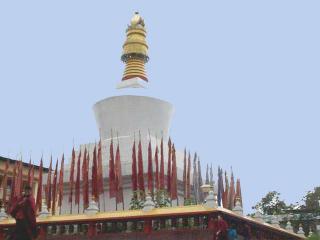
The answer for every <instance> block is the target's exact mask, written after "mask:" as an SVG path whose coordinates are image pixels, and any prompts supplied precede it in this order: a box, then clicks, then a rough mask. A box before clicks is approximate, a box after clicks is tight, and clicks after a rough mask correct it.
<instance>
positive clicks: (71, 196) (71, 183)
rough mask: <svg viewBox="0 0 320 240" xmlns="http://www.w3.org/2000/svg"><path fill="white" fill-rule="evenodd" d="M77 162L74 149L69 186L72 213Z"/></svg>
mask: <svg viewBox="0 0 320 240" xmlns="http://www.w3.org/2000/svg"><path fill="white" fill-rule="evenodd" d="M75 160H76V153H75V151H74V147H73V148H72V158H71V164H70V176H69V186H70V195H69V203H71V208H70V213H72V198H73V187H74V165H75Z"/></svg>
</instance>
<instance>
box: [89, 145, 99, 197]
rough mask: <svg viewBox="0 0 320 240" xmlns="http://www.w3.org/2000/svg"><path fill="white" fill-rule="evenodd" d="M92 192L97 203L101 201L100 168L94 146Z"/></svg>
mask: <svg viewBox="0 0 320 240" xmlns="http://www.w3.org/2000/svg"><path fill="white" fill-rule="evenodd" d="M91 191H92V193H91V194H92V197H94V200H95V201H96V202H98V201H99V194H98V166H97V149H96V146H94V150H93V158H92V168H91Z"/></svg>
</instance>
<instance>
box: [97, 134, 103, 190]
mask: <svg viewBox="0 0 320 240" xmlns="http://www.w3.org/2000/svg"><path fill="white" fill-rule="evenodd" d="M98 194H99V195H101V194H103V165H102V143H101V139H100V141H99V145H98Z"/></svg>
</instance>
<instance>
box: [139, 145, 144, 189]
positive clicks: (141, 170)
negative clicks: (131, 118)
mask: <svg viewBox="0 0 320 240" xmlns="http://www.w3.org/2000/svg"><path fill="white" fill-rule="evenodd" d="M138 187H139V190H140V191H142V192H144V176H143V159H142V146H141V139H139V145H138Z"/></svg>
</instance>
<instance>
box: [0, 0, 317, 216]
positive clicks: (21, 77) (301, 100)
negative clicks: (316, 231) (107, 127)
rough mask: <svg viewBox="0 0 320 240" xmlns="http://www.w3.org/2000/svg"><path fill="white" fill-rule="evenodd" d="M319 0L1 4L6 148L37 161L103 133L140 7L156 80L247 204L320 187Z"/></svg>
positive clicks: (192, 144) (186, 136)
mask: <svg viewBox="0 0 320 240" xmlns="http://www.w3.org/2000/svg"><path fill="white" fill-rule="evenodd" d="M319 9H320V1H318V0H315V1H311V0H310V1H295V0H288V1H284V0H283V1H279V0H268V1H256V0H252V1H246V0H243V1H80V0H76V1H71V0H69V1H62V0H56V1H31V0H30V1H1V2H0V90H1V91H0V111H1V112H0V113H1V124H0V155H3V156H8V155H9V156H10V157H12V158H15V157H17V156H18V155H19V154H20V152H21V153H22V155H23V157H24V158H25V159H28V158H29V155H30V153H31V155H32V158H33V159H34V161H35V162H38V161H39V159H40V156H41V154H42V152H43V153H44V156H45V158H46V163H47V164H48V158H49V155H50V154H51V152H52V154H53V156H54V157H57V156H61V154H62V152H66V154H67V155H70V152H71V148H72V144H73V139H74V142H75V144H76V145H77V144H80V143H87V142H92V141H95V140H96V139H98V130H97V128H96V124H95V119H94V115H93V111H92V106H93V104H94V103H95V102H96V101H98V100H101V99H103V98H106V97H109V96H114V95H120V94H124V93H128V91H119V90H116V89H115V86H116V84H117V83H118V82H119V81H120V79H121V77H122V73H123V69H124V65H123V64H122V63H121V61H120V55H121V52H122V44H123V42H124V40H125V29H126V26H127V24H128V23H129V21H130V18H131V16H132V14H133V12H134V11H136V10H138V11H140V13H141V15H142V16H143V17H144V19H145V23H146V26H147V30H148V37H147V41H148V43H149V47H150V51H149V56H150V61H149V63H148V64H147V72H148V76H149V80H150V87H149V89H147V90H142V89H139V90H134V91H131V92H130V93H132V94H139V95H148V96H154V97H158V98H161V99H164V100H167V101H169V102H171V103H172V104H173V105H174V106H175V114H174V117H173V119H172V126H171V136H172V138H173V140H174V141H175V144H176V146H177V147H178V148H179V149H183V148H184V147H185V146H187V147H188V148H189V149H190V150H192V151H197V152H198V153H199V154H200V156H201V159H202V161H203V163H211V162H212V163H213V164H214V167H215V171H216V169H217V166H218V165H220V166H222V167H223V168H226V169H229V168H230V166H233V169H234V173H235V175H236V177H240V178H241V183H242V191H243V197H244V204H245V209H246V211H249V210H250V208H251V206H252V205H254V204H255V203H256V202H257V201H258V200H260V199H261V197H263V196H264V195H265V194H266V193H267V192H268V191H271V190H277V191H279V192H281V194H282V198H283V199H284V200H285V201H286V202H287V203H294V202H296V201H299V200H300V199H301V198H302V196H303V195H304V194H305V193H306V191H308V190H312V189H313V188H314V187H315V186H319V179H320V178H319V169H320V163H319V159H320V148H319V146H320V127H319V124H320V114H319V102H320V94H319V91H320V83H319V80H320V67H319V66H320V44H319V43H320V34H319V23H320V14H319Z"/></svg>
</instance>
